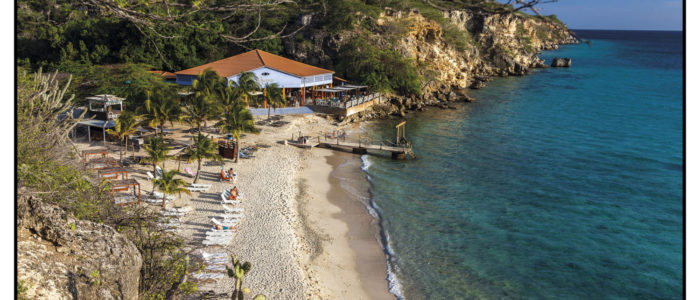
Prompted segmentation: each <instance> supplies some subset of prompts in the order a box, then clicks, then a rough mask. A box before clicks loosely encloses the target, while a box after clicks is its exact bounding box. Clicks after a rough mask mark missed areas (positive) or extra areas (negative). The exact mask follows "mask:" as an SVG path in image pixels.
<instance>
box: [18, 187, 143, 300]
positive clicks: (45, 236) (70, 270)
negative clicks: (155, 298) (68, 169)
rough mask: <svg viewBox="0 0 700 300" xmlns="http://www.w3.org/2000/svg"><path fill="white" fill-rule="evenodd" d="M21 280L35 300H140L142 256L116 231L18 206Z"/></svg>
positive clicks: (43, 208)
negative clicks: (138, 299)
mask: <svg viewBox="0 0 700 300" xmlns="http://www.w3.org/2000/svg"><path fill="white" fill-rule="evenodd" d="M17 201H18V202H17V276H18V280H19V281H21V282H23V283H22V285H23V286H25V287H26V288H27V292H26V296H27V297H29V298H30V299H137V298H138V286H139V277H140V274H139V270H140V269H141V264H142V260H141V254H140V253H139V251H138V249H137V248H136V246H134V244H133V243H132V242H131V241H129V240H128V239H127V238H125V237H124V236H122V235H121V234H119V233H117V232H116V231H115V230H114V229H113V228H111V227H109V226H106V225H102V224H97V223H93V222H89V221H83V220H77V219H75V218H74V217H73V216H72V215H70V214H67V213H66V212H65V211H64V210H62V209H61V208H59V207H57V206H54V205H50V204H47V203H45V202H43V201H42V200H40V199H37V198H32V197H20V198H19V199H18V200H17Z"/></svg>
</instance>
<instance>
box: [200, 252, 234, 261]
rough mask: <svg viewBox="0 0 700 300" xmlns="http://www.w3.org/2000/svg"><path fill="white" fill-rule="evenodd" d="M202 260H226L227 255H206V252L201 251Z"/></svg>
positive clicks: (217, 253) (220, 253)
mask: <svg viewBox="0 0 700 300" xmlns="http://www.w3.org/2000/svg"><path fill="white" fill-rule="evenodd" d="M202 258H203V259H204V260H212V259H227V258H228V254H226V253H222V252H213V253H207V252H204V251H202Z"/></svg>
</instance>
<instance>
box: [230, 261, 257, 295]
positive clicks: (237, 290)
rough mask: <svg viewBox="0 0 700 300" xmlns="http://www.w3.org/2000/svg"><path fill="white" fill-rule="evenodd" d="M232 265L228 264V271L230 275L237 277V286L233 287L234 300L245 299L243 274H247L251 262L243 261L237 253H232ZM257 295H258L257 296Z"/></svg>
mask: <svg viewBox="0 0 700 300" xmlns="http://www.w3.org/2000/svg"><path fill="white" fill-rule="evenodd" d="M231 264H232V265H233V266H232V267H230V268H229V266H228V265H227V266H226V273H228V277H232V278H236V286H235V287H234V289H233V294H232V295H231V299H232V300H243V275H245V274H247V273H248V272H249V271H250V269H251V268H252V265H251V264H250V262H247V261H246V262H241V260H239V259H238V257H236V256H235V255H231ZM256 297H257V296H256Z"/></svg>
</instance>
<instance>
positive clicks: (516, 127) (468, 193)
mask: <svg viewBox="0 0 700 300" xmlns="http://www.w3.org/2000/svg"><path fill="white" fill-rule="evenodd" d="M577 32H578V33H579V35H581V36H582V37H584V38H587V39H590V40H591V41H592V45H591V47H588V46H586V45H585V44H580V45H569V46H562V47H561V48H560V49H559V50H557V51H551V52H545V53H543V54H542V55H541V57H543V58H545V59H546V60H547V63H549V62H551V58H552V57H555V56H559V57H570V58H572V60H573V65H572V67H571V68H568V69H567V68H549V69H543V70H536V71H533V72H532V74H530V75H528V76H523V77H510V78H500V79H496V80H494V81H492V82H490V83H489V86H488V87H487V88H485V89H482V90H478V91H472V93H471V95H472V96H474V97H475V98H477V99H478V102H476V103H470V104H464V105H460V106H458V109H456V110H441V109H432V110H429V111H427V112H422V113H414V114H410V115H409V116H408V117H407V121H408V126H407V134H408V138H409V140H411V141H412V142H413V144H414V152H415V153H416V154H417V156H418V159H417V160H407V161H395V160H391V159H390V158H386V157H376V156H363V160H364V167H363V168H364V169H365V171H366V172H367V175H368V177H369V179H370V182H371V188H370V192H371V195H372V196H371V197H372V199H371V205H372V206H373V207H374V209H376V211H377V212H378V214H379V215H380V216H381V222H380V223H381V227H382V228H381V229H382V232H383V238H384V243H385V247H386V251H387V253H388V254H389V263H388V266H389V271H390V276H389V277H390V281H391V290H392V292H394V293H395V294H396V295H398V296H399V297H400V298H405V299H680V298H682V295H683V294H682V293H683V235H682V230H683V219H682V218H683V85H682V84H683V70H682V67H683V57H682V54H683V52H682V51H683V42H682V33H681V32H650V31H584V30H580V31H577ZM396 122H397V120H386V121H381V122H377V123H372V124H369V125H367V126H365V128H364V129H365V130H367V131H368V132H369V134H371V135H372V136H374V137H376V138H380V137H381V138H387V137H392V136H393V135H394V132H395V131H394V128H393V125H395V123H396Z"/></svg>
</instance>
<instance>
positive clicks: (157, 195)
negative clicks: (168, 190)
mask: <svg viewBox="0 0 700 300" xmlns="http://www.w3.org/2000/svg"><path fill="white" fill-rule="evenodd" d="M151 197H152V198H155V199H159V200H161V201H162V200H163V193H161V192H157V191H156V192H153V193H151ZM165 200H168V201H173V200H175V196H173V195H168V196H167V197H165Z"/></svg>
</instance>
